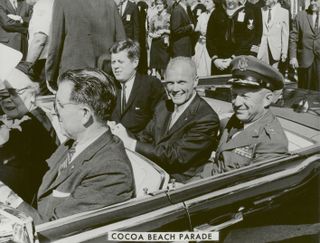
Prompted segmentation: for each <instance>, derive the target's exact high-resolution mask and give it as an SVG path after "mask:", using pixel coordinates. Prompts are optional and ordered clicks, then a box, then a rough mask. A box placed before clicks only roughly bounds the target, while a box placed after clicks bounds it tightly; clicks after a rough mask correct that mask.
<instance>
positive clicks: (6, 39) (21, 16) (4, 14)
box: [0, 0, 32, 60]
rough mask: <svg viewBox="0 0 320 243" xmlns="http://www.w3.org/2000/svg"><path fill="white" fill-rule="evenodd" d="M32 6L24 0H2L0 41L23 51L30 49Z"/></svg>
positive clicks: (25, 52)
mask: <svg viewBox="0 0 320 243" xmlns="http://www.w3.org/2000/svg"><path fill="white" fill-rule="evenodd" d="M31 13H32V8H31V6H29V5H28V4H27V3H26V1H24V0H1V1H0V43H2V44H4V45H7V46H9V47H11V48H13V49H16V50H17V51H20V52H22V54H23V60H24V59H25V57H26V55H27V49H28V40H27V34H28V25H29V19H30V17H31Z"/></svg>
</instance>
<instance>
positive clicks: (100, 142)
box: [39, 130, 112, 197]
mask: <svg viewBox="0 0 320 243" xmlns="http://www.w3.org/2000/svg"><path fill="white" fill-rule="evenodd" d="M111 137H112V134H111V132H110V130H108V131H106V132H105V133H103V134H102V135H101V136H100V137H99V138H98V139H97V140H95V141H94V142H93V143H92V144H90V145H89V147H87V148H86V149H85V150H83V151H82V152H81V153H80V154H79V155H78V156H77V157H76V158H75V159H74V160H73V161H72V163H71V164H70V165H69V166H68V168H67V169H65V170H63V171H61V174H60V175H59V176H58V177H56V175H57V173H58V170H59V166H60V164H61V163H62V162H63V161H64V160H62V158H63V156H61V157H60V160H59V157H57V161H59V162H58V163H56V166H55V168H54V169H53V170H52V174H51V175H50V178H49V181H48V183H47V184H48V185H47V186H46V188H47V189H45V188H44V190H43V192H42V193H41V194H39V196H40V197H41V195H43V194H45V193H46V192H48V191H51V190H52V189H54V188H56V187H57V186H59V185H60V184H61V183H62V182H64V181H65V180H66V179H67V178H68V177H69V176H70V175H71V174H72V173H73V172H74V171H77V170H79V169H80V168H81V166H82V164H83V163H84V162H85V161H87V160H90V159H91V158H92V157H93V156H94V154H96V153H97V152H98V151H99V150H100V149H101V148H102V147H104V146H105V145H106V144H107V143H109V141H110V140H111ZM66 153H67V148H66V149H65V151H64V153H63V155H64V156H66ZM52 179H53V180H52ZM54 179H55V180H54Z"/></svg>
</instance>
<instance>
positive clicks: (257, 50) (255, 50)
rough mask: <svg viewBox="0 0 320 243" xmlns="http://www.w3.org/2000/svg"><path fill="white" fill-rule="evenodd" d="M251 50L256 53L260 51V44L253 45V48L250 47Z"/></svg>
mask: <svg viewBox="0 0 320 243" xmlns="http://www.w3.org/2000/svg"><path fill="white" fill-rule="evenodd" d="M250 51H251V52H254V53H258V52H259V46H256V45H252V46H251V48H250Z"/></svg>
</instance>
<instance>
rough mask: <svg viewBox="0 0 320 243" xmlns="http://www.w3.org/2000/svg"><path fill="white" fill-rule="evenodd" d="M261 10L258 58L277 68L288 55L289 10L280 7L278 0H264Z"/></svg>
mask: <svg viewBox="0 0 320 243" xmlns="http://www.w3.org/2000/svg"><path fill="white" fill-rule="evenodd" d="M261 10H262V24H263V31H262V38H261V44H260V48H259V52H258V59H260V60H262V61H264V62H265V63H267V64H269V65H272V66H273V67H275V68H277V69H278V68H279V62H282V63H284V62H285V61H286V59H287V55H288V45H289V12H288V10H286V9H284V8H282V7H281V5H280V4H279V3H278V0H266V5H265V6H264V7H263V8H262V9H261Z"/></svg>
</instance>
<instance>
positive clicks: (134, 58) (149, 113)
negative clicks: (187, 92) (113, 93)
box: [111, 39, 165, 133]
mask: <svg viewBox="0 0 320 243" xmlns="http://www.w3.org/2000/svg"><path fill="white" fill-rule="evenodd" d="M139 58H140V48H139V45H138V44H137V43H136V42H134V41H132V40H130V39H128V40H125V41H120V42H117V43H115V44H114V45H113V46H112V48H111V67H112V71H113V74H114V77H115V78H116V80H117V93H118V95H117V103H116V107H115V109H114V111H113V112H112V119H111V120H112V121H115V122H116V123H121V124H122V125H123V126H125V127H126V128H127V129H128V130H129V131H130V132H132V133H137V132H139V131H141V130H142V129H144V127H145V126H146V125H147V124H148V122H149V121H150V120H151V119H152V117H153V114H154V110H155V107H156V105H157V103H158V102H159V101H160V100H161V99H162V98H163V97H164V96H165V91H164V88H163V87H162V84H161V81H160V80H158V79H157V78H155V77H152V76H148V75H142V74H140V73H138V72H137V67H138V63H139Z"/></svg>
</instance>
